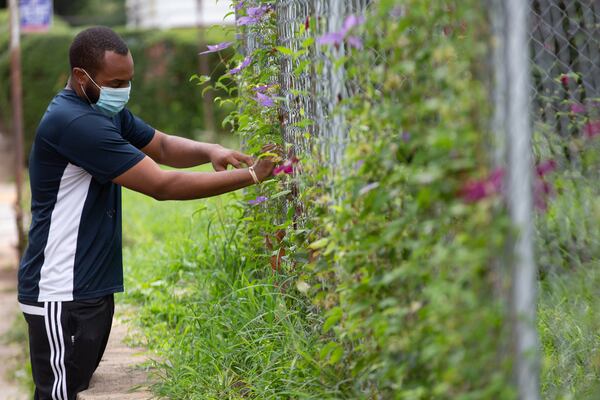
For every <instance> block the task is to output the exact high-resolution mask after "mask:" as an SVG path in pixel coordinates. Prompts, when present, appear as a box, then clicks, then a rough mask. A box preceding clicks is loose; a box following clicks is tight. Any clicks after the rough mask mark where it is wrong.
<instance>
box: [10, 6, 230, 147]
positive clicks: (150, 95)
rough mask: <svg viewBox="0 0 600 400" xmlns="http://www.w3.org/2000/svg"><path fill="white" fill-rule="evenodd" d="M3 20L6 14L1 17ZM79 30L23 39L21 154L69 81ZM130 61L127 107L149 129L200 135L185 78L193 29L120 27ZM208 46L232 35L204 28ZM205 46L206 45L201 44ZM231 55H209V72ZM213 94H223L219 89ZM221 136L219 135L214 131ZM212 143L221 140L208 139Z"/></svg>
mask: <svg viewBox="0 0 600 400" xmlns="http://www.w3.org/2000/svg"><path fill="white" fill-rule="evenodd" d="M0 18H6V15H0ZM77 32H78V30H76V29H71V28H69V27H68V25H66V24H64V23H63V24H61V23H60V22H59V23H58V24H57V26H55V28H54V29H53V30H52V31H51V32H50V33H47V34H43V35H36V34H32V35H26V36H24V37H23V39H22V49H21V54H22V60H21V63H22V66H23V72H22V74H23V75H22V80H23V113H24V120H25V121H24V122H25V124H24V127H25V141H26V149H25V151H26V154H29V148H30V146H31V143H32V140H33V137H34V135H35V130H36V128H37V125H38V123H39V120H40V118H41V117H42V115H43V113H44V111H45V110H46V107H47V106H48V103H49V102H50V100H51V99H52V97H54V95H55V94H56V93H57V92H58V91H60V90H61V89H62V88H64V87H65V85H66V83H67V80H68V77H69V72H70V71H69V57H68V50H69V46H70V44H71V41H72V40H73V37H74V36H75V35H76V34H77ZM118 32H119V33H120V34H121V35H122V36H123V38H124V39H125V41H126V42H127V45H128V46H129V48H130V50H131V53H132V55H133V58H134V62H135V79H134V83H133V90H132V93H131V100H130V102H129V105H128V107H129V108H130V109H131V110H132V111H133V112H134V113H135V114H136V115H138V116H140V117H141V118H142V119H144V120H145V121H146V122H148V123H149V124H150V125H152V126H154V127H155V128H157V129H160V130H162V131H165V132H169V133H174V134H177V135H180V136H185V137H190V138H200V137H203V136H205V132H204V129H203V128H204V122H203V113H202V104H203V102H202V93H201V91H200V90H198V88H197V86H196V83H195V82H192V81H190V76H191V75H192V74H193V72H194V71H196V70H197V69H198V56H197V54H198V52H199V50H200V46H199V45H198V32H197V30H195V29H189V30H185V29H183V30H173V31H130V30H125V29H120V30H118ZM7 35H8V32H7V31H5V32H2V31H0V46H2V48H5V49H6V50H8V49H7V47H4V46H8V37H7ZM203 35H204V37H205V38H206V41H207V42H208V43H214V42H219V41H224V40H227V39H230V38H231V37H232V32H231V31H228V30H227V29H208V30H207V31H206V32H205V33H204V34H203ZM204 47H205V46H204ZM230 56H231V54H230V53H227V52H224V53H222V54H221V55H220V56H218V55H214V54H213V55H211V56H210V57H209V66H210V71H211V72H212V73H213V74H214V75H215V76H219V75H220V74H222V73H223V71H224V70H223V68H224V67H223V65H222V62H221V60H222V59H227V58H228V57H230ZM9 68H10V57H9V53H8V51H2V52H0V120H2V121H4V124H5V125H6V126H9V125H10V119H11V108H10V86H9V83H10V69H9ZM216 95H223V93H222V92H221V91H219V90H217V91H216ZM228 111H229V110H227V108H220V109H215V119H216V120H217V121H220V120H223V118H224V116H225V115H227V112H228ZM218 133H220V134H221V135H222V134H223V133H224V131H220V132H218ZM211 139H213V140H221V139H219V138H216V137H211Z"/></svg>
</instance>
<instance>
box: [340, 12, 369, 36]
mask: <svg viewBox="0 0 600 400" xmlns="http://www.w3.org/2000/svg"><path fill="white" fill-rule="evenodd" d="M364 23H365V17H363V16H362V15H360V16H356V15H354V14H353V15H348V17H346V20H345V21H344V25H343V26H342V30H341V33H342V34H343V35H344V36H346V34H347V33H348V31H349V30H350V29H352V28H354V27H355V26H359V25H362V24H364Z"/></svg>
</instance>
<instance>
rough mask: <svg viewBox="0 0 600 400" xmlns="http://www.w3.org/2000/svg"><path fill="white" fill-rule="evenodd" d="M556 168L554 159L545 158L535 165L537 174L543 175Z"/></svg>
mask: <svg viewBox="0 0 600 400" xmlns="http://www.w3.org/2000/svg"><path fill="white" fill-rule="evenodd" d="M554 170H556V161H555V160H547V161H544V162H542V163H540V164H538V165H537V166H536V171H537V174H538V175H539V176H544V175H547V174H549V173H550V172H552V171H554Z"/></svg>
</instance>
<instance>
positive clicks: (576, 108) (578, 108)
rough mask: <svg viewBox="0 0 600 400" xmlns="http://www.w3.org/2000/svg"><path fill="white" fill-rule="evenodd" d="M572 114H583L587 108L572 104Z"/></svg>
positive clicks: (579, 104)
mask: <svg viewBox="0 0 600 400" xmlns="http://www.w3.org/2000/svg"><path fill="white" fill-rule="evenodd" d="M571 112H572V113H573V114H581V113H584V112H585V106H584V105H583V104H581V103H573V104H571Z"/></svg>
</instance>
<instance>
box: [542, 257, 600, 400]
mask: <svg viewBox="0 0 600 400" xmlns="http://www.w3.org/2000/svg"><path fill="white" fill-rule="evenodd" d="M599 287H600V263H598V262H596V263H592V264H588V265H585V266H584V268H580V269H577V270H575V271H573V272H569V273H564V274H560V275H557V274H552V275H549V276H548V277H546V279H545V281H544V282H543V284H542V285H541V288H540V305H539V329H540V336H541V340H542V345H543V349H544V359H543V377H542V391H543V396H542V397H543V398H544V399H564V400H567V399H573V400H585V399H590V400H591V399H599V398H600V313H599V312H598V310H600V296H599V295H598V294H599V291H598V288H599Z"/></svg>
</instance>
